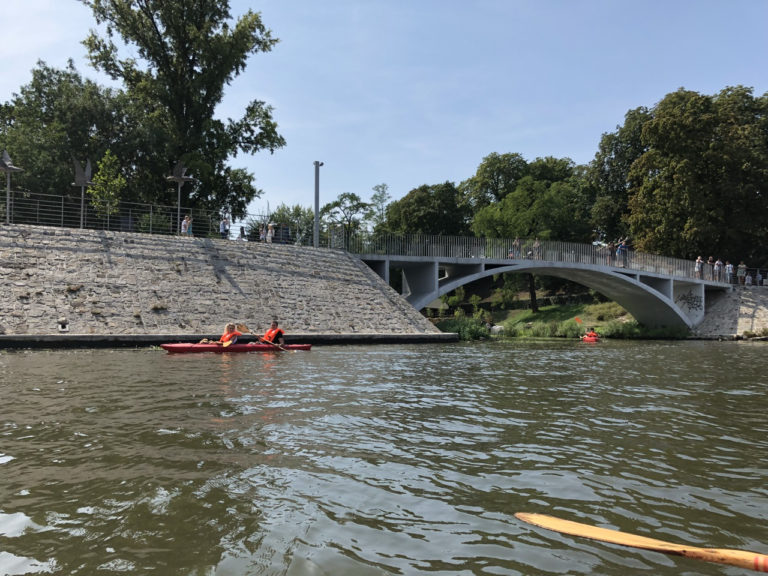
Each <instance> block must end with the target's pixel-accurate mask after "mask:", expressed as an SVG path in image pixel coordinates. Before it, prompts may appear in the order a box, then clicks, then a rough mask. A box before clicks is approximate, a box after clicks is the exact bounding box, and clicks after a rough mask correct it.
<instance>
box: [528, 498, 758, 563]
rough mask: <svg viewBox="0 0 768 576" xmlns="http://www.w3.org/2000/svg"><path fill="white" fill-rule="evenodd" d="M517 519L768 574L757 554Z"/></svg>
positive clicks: (552, 520) (550, 519)
mask: <svg viewBox="0 0 768 576" xmlns="http://www.w3.org/2000/svg"><path fill="white" fill-rule="evenodd" d="M515 517H517V518H518V519H520V520H522V521H523V522H528V523H529V524H533V525H535V526H539V527H541V528H546V529H547V530H554V531H555V532H562V533H563V534H570V535H571V536H581V537H583V538H591V539H592V540H601V541H603V542H610V543H611V544H620V545H622V546H630V547H632V548H642V549H643V550H653V551H654V552H663V553H664V554H674V555H677V556H684V557H686V558H694V559H696V560H703V561H705V562H717V563H719V564H730V565H731V566H738V567H740V568H748V569H750V570H755V571H757V572H768V556H764V555H763V554H758V553H757V552H748V551H746V550H727V549H723V548H697V547H696V546H688V545H685V544H674V543H673V542H665V541H663V540H656V539H655V538H646V537H645V536H637V535H635V534H628V533H627V532H620V531H618V530H610V529H608V528H598V527H596V526H590V525H589V524H582V523H580V522H572V521H570V520H562V519H561V518H556V517H554V516H547V515H545V514H529V513H527V512H518V513H516V514H515Z"/></svg>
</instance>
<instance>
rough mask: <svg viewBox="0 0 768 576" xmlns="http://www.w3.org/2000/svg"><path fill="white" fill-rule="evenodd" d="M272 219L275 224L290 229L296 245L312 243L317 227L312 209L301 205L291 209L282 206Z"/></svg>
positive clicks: (273, 214) (284, 205)
mask: <svg viewBox="0 0 768 576" xmlns="http://www.w3.org/2000/svg"><path fill="white" fill-rule="evenodd" d="M270 218H271V220H272V221H273V222H274V223H276V224H280V225H282V226H284V227H286V228H288V229H289V230H290V231H291V236H292V238H293V240H294V241H295V243H296V244H310V243H311V239H312V231H313V228H314V225H315V214H314V211H313V210H312V209H311V208H305V207H303V206H301V205H299V204H295V205H294V206H290V207H289V206H287V205H286V204H280V206H278V207H277V209H276V210H275V211H274V212H273V213H272V215H271V217H270Z"/></svg>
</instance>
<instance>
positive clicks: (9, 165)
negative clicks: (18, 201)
mask: <svg viewBox="0 0 768 576" xmlns="http://www.w3.org/2000/svg"><path fill="white" fill-rule="evenodd" d="M0 172H5V183H6V188H5V223H6V224H10V223H11V172H22V169H21V168H19V167H18V166H14V165H13V162H11V157H10V156H8V150H3V157H2V159H0Z"/></svg>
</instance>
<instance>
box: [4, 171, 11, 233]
mask: <svg viewBox="0 0 768 576" xmlns="http://www.w3.org/2000/svg"><path fill="white" fill-rule="evenodd" d="M5 183H6V187H5V223H6V224H10V223H11V220H10V216H11V171H10V170H7V171H6V173H5Z"/></svg>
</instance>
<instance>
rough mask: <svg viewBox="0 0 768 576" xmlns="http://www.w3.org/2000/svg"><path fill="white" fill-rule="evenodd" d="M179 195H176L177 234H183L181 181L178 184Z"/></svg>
mask: <svg viewBox="0 0 768 576" xmlns="http://www.w3.org/2000/svg"><path fill="white" fill-rule="evenodd" d="M177 184H178V194H177V195H176V232H177V233H178V234H181V180H179V181H178V182H177Z"/></svg>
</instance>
